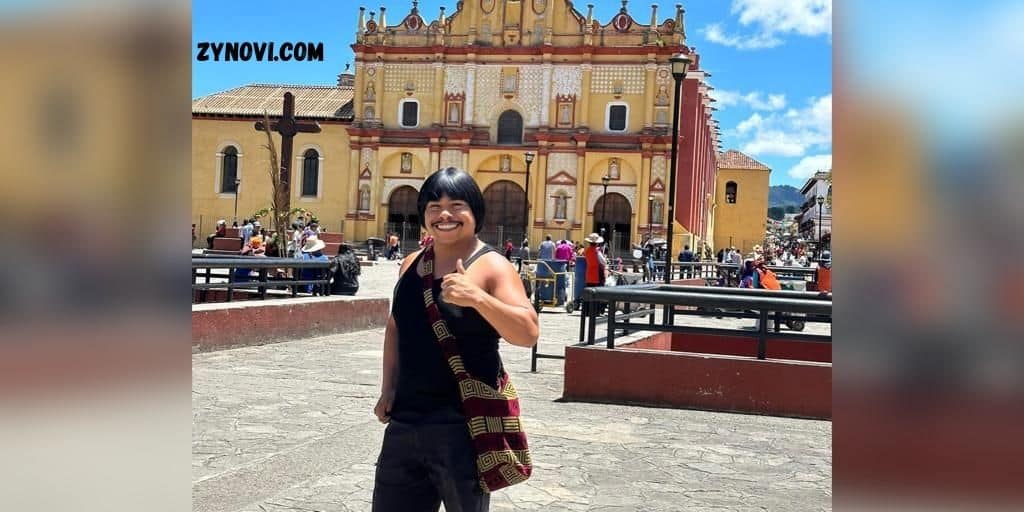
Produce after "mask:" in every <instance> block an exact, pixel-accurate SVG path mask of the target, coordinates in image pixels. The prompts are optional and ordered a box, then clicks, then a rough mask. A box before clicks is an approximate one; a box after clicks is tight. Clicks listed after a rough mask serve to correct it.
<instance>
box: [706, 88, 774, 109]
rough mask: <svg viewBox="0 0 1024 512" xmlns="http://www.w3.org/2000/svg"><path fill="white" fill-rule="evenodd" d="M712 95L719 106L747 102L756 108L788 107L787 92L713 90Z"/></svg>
mask: <svg viewBox="0 0 1024 512" xmlns="http://www.w3.org/2000/svg"><path fill="white" fill-rule="evenodd" d="M711 97H712V98H714V99H715V100H716V101H717V103H718V106H719V107H729V106H733V105H739V104H740V103H745V104H747V105H748V106H750V108H752V109H754V110H769V111H770V110H781V109H783V108H785V107H786V95H785V94H768V95H767V96H766V95H765V94H764V93H763V92H761V91H754V92H748V93H747V94H741V93H739V92H737V91H726V90H717V89H715V90H713V91H711Z"/></svg>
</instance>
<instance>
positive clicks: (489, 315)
mask: <svg viewBox="0 0 1024 512" xmlns="http://www.w3.org/2000/svg"><path fill="white" fill-rule="evenodd" d="M482 264H487V265H489V266H490V268H489V269H488V271H489V272H488V273H489V274H490V275H489V276H487V278H486V279H485V281H486V284H485V286H486V287H487V288H488V289H490V292H488V291H487V290H485V289H484V288H481V287H480V286H478V285H476V284H475V283H474V282H473V281H472V280H471V279H470V278H469V277H468V276H466V269H465V268H464V267H463V266H462V260H461V259H460V260H459V261H458V262H456V266H455V273H452V274H448V275H446V276H445V277H444V282H443V283H442V285H441V287H442V293H443V298H444V300H445V301H446V302H448V303H449V304H455V305H456V306H462V307H471V308H473V309H476V310H477V312H478V313H480V316H482V317H484V320H487V323H489V324H491V326H492V327H494V329H495V330H496V331H498V334H499V335H500V336H501V337H502V338H505V341H507V342H509V343H511V344H513V345H518V346H520V347H532V346H534V345H536V344H537V338H538V337H539V336H540V325H539V322H538V320H537V312H536V311H534V310H533V305H531V304H530V300H529V299H528V298H527V297H526V290H525V289H524V288H523V282H522V281H521V280H520V279H519V274H518V273H517V272H516V270H515V267H513V266H512V265H509V263H508V261H506V260H505V259H504V258H502V257H501V256H498V255H495V256H493V257H492V256H491V255H490V254H488V255H484V256H483V257H481V259H480V261H479V262H478V263H477V265H482ZM474 268H476V267H474Z"/></svg>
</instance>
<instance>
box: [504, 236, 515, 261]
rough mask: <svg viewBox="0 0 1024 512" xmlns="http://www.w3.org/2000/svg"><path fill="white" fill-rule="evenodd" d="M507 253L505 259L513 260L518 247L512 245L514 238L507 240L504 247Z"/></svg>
mask: <svg viewBox="0 0 1024 512" xmlns="http://www.w3.org/2000/svg"><path fill="white" fill-rule="evenodd" d="M502 250H503V251H504V254H505V259H506V260H509V261H512V253H513V252H514V251H515V250H516V247H515V246H514V245H512V239H511V238H509V239H508V240H505V246H504V247H503V248H502Z"/></svg>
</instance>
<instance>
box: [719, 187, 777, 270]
mask: <svg viewBox="0 0 1024 512" xmlns="http://www.w3.org/2000/svg"><path fill="white" fill-rule="evenodd" d="M768 175H769V171H767V170H750V169H718V173H717V174H716V177H715V203H716V206H715V215H714V237H715V238H714V240H715V244H714V247H715V250H718V249H723V248H724V249H728V248H729V246H730V245H733V246H735V247H736V248H737V249H739V250H741V251H742V252H743V254H744V255H746V254H747V253H749V252H751V251H752V250H753V247H754V245H757V244H764V230H765V228H764V222H765V219H766V218H767V216H768ZM730 181H734V182H736V185H737V192H736V203H728V202H726V200H725V186H726V183H728V182H730ZM730 237H731V238H730Z"/></svg>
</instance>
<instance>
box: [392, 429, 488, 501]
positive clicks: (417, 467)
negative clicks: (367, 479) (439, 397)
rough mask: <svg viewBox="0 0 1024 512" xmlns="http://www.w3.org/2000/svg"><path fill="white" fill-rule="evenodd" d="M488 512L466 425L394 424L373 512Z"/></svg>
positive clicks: (485, 496) (485, 494)
mask: <svg viewBox="0 0 1024 512" xmlns="http://www.w3.org/2000/svg"><path fill="white" fill-rule="evenodd" d="M442 501H443V502H444V508H445V510H447V511H448V512H486V511H487V510H489V508H490V501H491V495H490V494H487V493H485V492H483V490H482V489H480V483H479V477H478V476H477V471H476V452H475V451H474V449H473V444H472V442H471V441H470V438H469V429H468V428H467V427H466V424H465V423H454V424H411V423H401V422H397V421H395V420H393V419H392V420H391V422H390V423H388V426H387V430H385V431H384V443H383V445H382V446H381V449H380V457H379V458H378V459H377V473H376V476H375V477H374V483H373V512H392V511H394V512H419V511H430V512H436V511H437V510H438V508H440V505H441V502H442Z"/></svg>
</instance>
